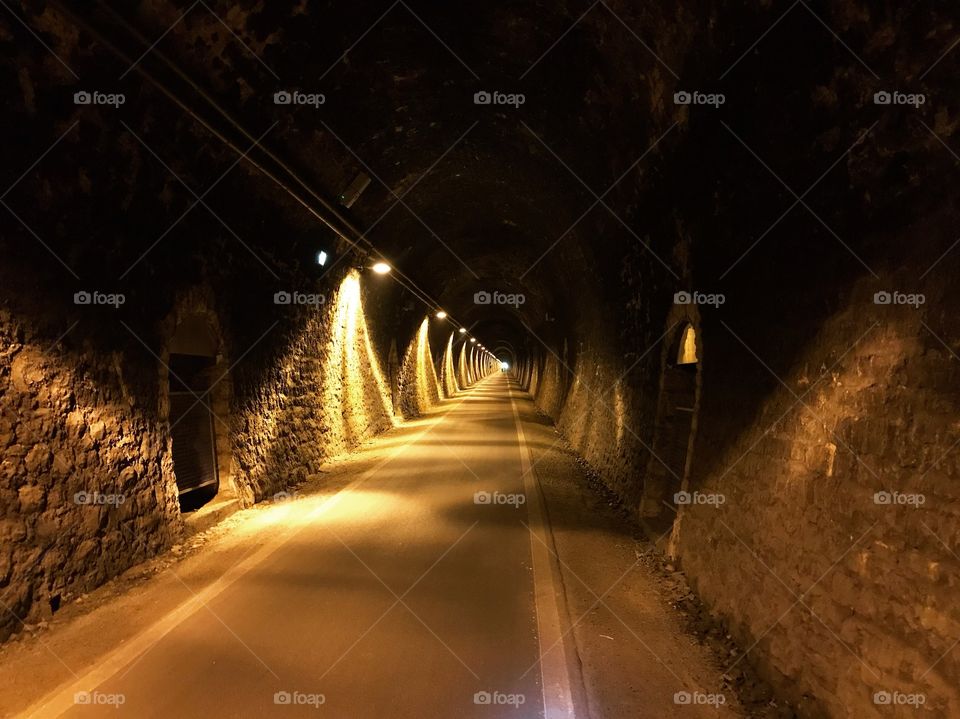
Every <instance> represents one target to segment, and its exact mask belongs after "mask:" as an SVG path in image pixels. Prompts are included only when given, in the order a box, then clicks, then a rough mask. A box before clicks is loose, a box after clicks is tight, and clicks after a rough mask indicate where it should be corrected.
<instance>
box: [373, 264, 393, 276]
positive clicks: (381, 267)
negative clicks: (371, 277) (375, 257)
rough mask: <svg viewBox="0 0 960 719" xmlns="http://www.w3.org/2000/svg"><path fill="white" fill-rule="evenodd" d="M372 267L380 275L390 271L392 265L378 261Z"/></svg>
mask: <svg viewBox="0 0 960 719" xmlns="http://www.w3.org/2000/svg"><path fill="white" fill-rule="evenodd" d="M370 269H371V270H373V271H374V272H376V273H377V274H378V275H385V274H387V273H388V272H389V271H390V265H388V264H387V263H386V262H377V263H376V264H374V266H373V267H371V268H370Z"/></svg>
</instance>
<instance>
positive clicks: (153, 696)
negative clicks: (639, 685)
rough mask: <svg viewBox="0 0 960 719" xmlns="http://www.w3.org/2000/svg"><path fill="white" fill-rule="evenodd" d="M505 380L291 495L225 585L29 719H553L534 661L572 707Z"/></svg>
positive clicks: (561, 706)
mask: <svg viewBox="0 0 960 719" xmlns="http://www.w3.org/2000/svg"><path fill="white" fill-rule="evenodd" d="M509 382H510V381H509V380H508V378H507V376H506V375H497V376H495V377H492V378H489V379H487V380H486V381H484V382H482V383H481V384H480V385H479V386H477V387H475V388H474V389H473V390H471V391H470V392H468V393H467V394H465V395H464V396H463V397H462V398H457V399H456V400H454V401H453V402H452V406H451V408H450V409H449V410H448V411H446V412H445V413H443V414H442V415H441V416H440V418H439V419H437V420H431V421H430V423H428V424H426V425H425V427H424V429H423V430H422V431H420V432H418V433H417V434H416V435H415V436H414V437H412V438H411V439H409V440H406V441H405V442H404V443H403V444H398V445H397V446H395V447H392V448H391V454H390V455H389V456H388V457H387V458H386V459H385V460H384V461H383V462H381V463H380V464H379V466H377V467H376V468H375V469H374V470H372V471H370V472H367V473H365V474H364V475H363V476H362V477H360V478H359V479H358V480H356V481H355V482H354V483H353V484H352V485H350V486H349V487H348V488H347V489H346V490H345V491H343V492H341V493H339V494H338V495H336V497H335V500H336V501H332V502H331V501H329V500H326V501H325V502H324V503H322V504H317V503H315V502H311V500H310V499H309V498H304V499H303V500H298V501H292V502H289V503H288V505H289V506H288V507H287V508H285V509H286V510H287V512H288V514H287V515H286V516H285V518H284V519H283V520H282V521H281V522H279V525H280V526H278V527H277V528H276V530H275V531H270V532H267V533H266V534H267V535H268V537H267V538H266V539H264V540H263V542H262V543H261V544H259V545H257V546H256V547H253V548H251V554H250V555H249V556H248V557H247V558H246V559H245V560H244V561H243V562H241V563H239V564H238V565H237V566H235V567H234V568H233V569H232V570H231V572H228V573H227V575H226V576H225V577H224V578H221V579H220V580H219V581H218V582H214V583H213V584H212V585H211V586H209V587H207V588H206V589H205V590H203V591H202V592H199V593H198V594H197V595H196V596H195V597H194V599H195V601H193V602H191V603H190V604H189V605H187V606H184V607H181V608H180V610H179V611H175V612H171V613H169V614H167V615H166V616H164V617H163V618H161V619H159V620H158V621H157V622H156V624H155V625H154V626H153V627H152V630H151V631H148V632H145V633H142V634H141V635H139V636H138V637H136V638H134V639H133V640H131V641H130V642H128V643H125V644H124V645H123V646H121V647H119V648H118V649H116V650H115V652H114V653H113V654H111V655H108V656H107V657H105V658H103V659H102V660H101V661H99V662H98V663H97V665H96V667H95V668H94V669H93V670H91V672H90V673H88V674H86V675H84V676H82V677H80V678H79V679H78V680H77V681H76V682H73V683H72V684H71V685H70V686H68V687H66V688H63V689H61V691H60V692H59V693H58V694H56V695H55V696H52V697H48V698H47V703H46V705H45V706H44V707H43V708H42V709H41V710H40V711H38V712H37V713H36V715H37V716H54V715H60V714H61V710H62V711H63V715H65V716H71V717H72V716H78V717H80V716H109V717H117V716H120V715H129V716H136V717H174V716H182V717H193V716H198V717H262V716H265V715H267V716H281V717H286V716H290V717H297V716H309V717H321V716H326V717H354V718H363V717H377V718H378V719H379V718H382V717H398V718H403V717H411V718H413V717H416V718H417V719H421V718H423V717H444V718H446V717H478V718H480V717H483V718H488V717H508V716H509V717H514V718H516V719H521V718H522V719H526V718H527V717H531V718H532V717H542V716H545V714H544V692H543V690H542V686H543V678H542V675H541V669H543V671H544V672H546V675H547V676H546V683H547V686H548V692H547V697H548V699H547V703H548V706H547V713H546V716H547V717H550V718H552V717H561V716H567V715H569V708H570V701H571V700H570V698H569V692H570V690H569V687H568V684H569V680H570V675H569V674H568V672H567V665H568V662H567V661H565V650H564V645H563V642H562V641H560V640H561V637H562V635H563V629H562V627H561V624H560V621H561V620H560V617H562V616H564V612H563V611H562V608H560V607H558V605H557V600H556V597H557V592H556V587H555V580H554V576H555V567H552V566H551V564H550V554H549V551H548V550H549V547H550V537H549V533H547V532H543V531H542V525H541V522H542V519H541V516H542V513H541V512H540V511H538V501H539V499H538V497H537V492H536V485H535V484H533V483H532V482H531V480H532V477H533V475H532V474H530V473H528V474H527V475H526V476H522V475H523V471H524V468H529V459H528V457H527V456H526V454H525V452H526V451H527V450H526V447H524V446H523V445H522V444H521V440H520V437H521V436H522V429H519V426H520V425H519V423H518V421H517V419H516V414H515V411H514V410H513V409H512V406H511V405H512V403H513V402H514V396H515V389H514V390H510V389H508V383H509ZM525 401H526V402H529V399H525ZM518 429H519V434H518ZM531 490H532V495H531ZM532 533H534V534H532ZM535 565H536V573H535V571H534V568H535ZM535 575H536V576H535ZM541 644H542V645H543V650H544V652H545V653H546V656H547V661H545V662H543V663H541V662H540V661H539V659H540V655H541ZM77 692H80V693H81V695H80V697H79V701H81V702H85V701H89V703H86V704H85V703H81V704H76V703H75V702H76V701H77V699H76V698H75V696H76V695H77ZM118 705H119V706H118Z"/></svg>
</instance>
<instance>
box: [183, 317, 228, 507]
mask: <svg viewBox="0 0 960 719" xmlns="http://www.w3.org/2000/svg"><path fill="white" fill-rule="evenodd" d="M218 349H219V342H218V340H217V336H216V333H215V332H214V331H213V330H212V329H211V327H210V324H209V322H208V320H207V318H206V317H205V316H204V315H202V314H199V313H198V314H191V315H187V316H186V317H184V318H183V320H182V321H181V322H180V323H179V325H178V326H177V331H176V333H175V334H174V336H173V338H172V339H171V342H170V352H169V358H168V362H167V367H168V369H169V371H168V397H169V408H170V411H169V421H170V438H171V445H172V453H173V472H174V477H175V478H176V482H177V496H178V499H179V502H180V511H181V512H184V513H187V512H193V511H196V510H198V509H200V508H201V507H202V506H204V505H206V504H207V503H208V502H210V501H211V500H212V499H214V498H215V497H218V498H220V499H231V498H235V492H233V491H232V487H231V484H230V482H228V481H224V480H226V479H227V477H224V476H223V475H224V474H227V475H229V467H230V453H229V448H228V446H227V442H228V441H229V438H228V437H227V433H226V432H223V431H220V432H218V431H217V427H216V425H217V423H218V422H221V423H222V424H221V426H222V427H226V426H227V423H226V417H227V414H228V406H229V385H228V384H227V383H226V381H225V380H226V374H227V372H226V370H225V368H224V367H223V364H224V361H223V359H222V355H220V354H219V353H218ZM224 470H225V471H224Z"/></svg>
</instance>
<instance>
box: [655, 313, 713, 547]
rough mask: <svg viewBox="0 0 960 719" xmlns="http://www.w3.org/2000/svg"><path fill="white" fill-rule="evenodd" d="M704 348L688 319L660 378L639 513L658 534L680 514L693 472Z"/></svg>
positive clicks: (676, 335) (669, 525)
mask: <svg viewBox="0 0 960 719" xmlns="http://www.w3.org/2000/svg"><path fill="white" fill-rule="evenodd" d="M701 353H702V349H701V347H700V341H699V337H698V335H697V331H696V329H695V327H694V325H693V324H692V323H690V322H684V323H683V324H682V326H681V328H680V331H679V332H677V333H676V334H675V336H674V338H673V340H672V342H671V344H669V345H668V349H667V356H666V358H665V362H664V367H663V374H662V377H661V382H660V398H659V401H658V405H657V420H656V425H655V430H654V431H655V434H654V442H653V452H652V456H651V457H650V460H649V463H648V465H647V473H646V478H645V481H644V488H643V497H642V499H641V502H640V516H641V517H642V518H643V519H644V521H645V523H646V524H647V525H648V526H649V527H650V528H651V529H652V530H653V531H654V532H656V533H657V535H658V536H659V535H660V534H662V533H663V532H665V531H667V530H668V529H669V528H670V527H671V526H672V524H673V521H674V519H675V517H676V514H677V510H678V505H680V504H682V503H683V496H682V495H681V494H680V493H681V492H682V491H683V489H684V486H685V483H686V479H687V476H688V474H689V455H690V448H691V445H692V444H693V435H694V430H695V422H696V411H697V395H698V393H697V382H698V373H699V371H700V361H701Z"/></svg>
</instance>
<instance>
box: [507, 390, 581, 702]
mask: <svg viewBox="0 0 960 719" xmlns="http://www.w3.org/2000/svg"><path fill="white" fill-rule="evenodd" d="M507 395H508V396H509V398H510V409H511V410H513V421H514V423H515V424H516V427H517V440H518V442H519V448H520V470H521V472H522V476H523V489H524V493H525V494H526V495H527V497H528V501H527V518H528V519H529V520H530V526H529V529H530V554H531V557H532V559H533V587H534V599H535V608H536V612H537V641H538V644H539V655H540V676H541V683H540V684H541V687H542V688H543V716H544V719H574V717H576V713H575V711H574V707H573V696H572V694H571V692H570V672H569V669H568V667H567V652H566V647H565V645H564V641H563V632H562V631H561V625H560V601H561V599H560V597H561V593H560V591H559V590H558V585H559V581H558V577H559V571H560V570H559V567H557V566H556V564H555V560H554V556H552V555H551V551H554V552H555V551H556V548H555V547H554V546H553V544H554V543H553V534H552V533H550V532H549V531H547V527H546V524H545V522H544V516H545V515H546V511H545V507H544V503H543V494H542V493H541V492H540V485H539V483H538V481H537V479H536V476H535V475H534V473H533V471H532V462H531V461H530V447H529V446H528V445H527V440H526V437H525V436H524V434H523V424H522V423H521V421H520V413H519V412H518V411H517V405H516V403H515V402H514V401H513V392H511V390H510V384H509V381H508V383H507ZM545 647H547V649H546V650H545V649H544V648H545Z"/></svg>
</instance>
